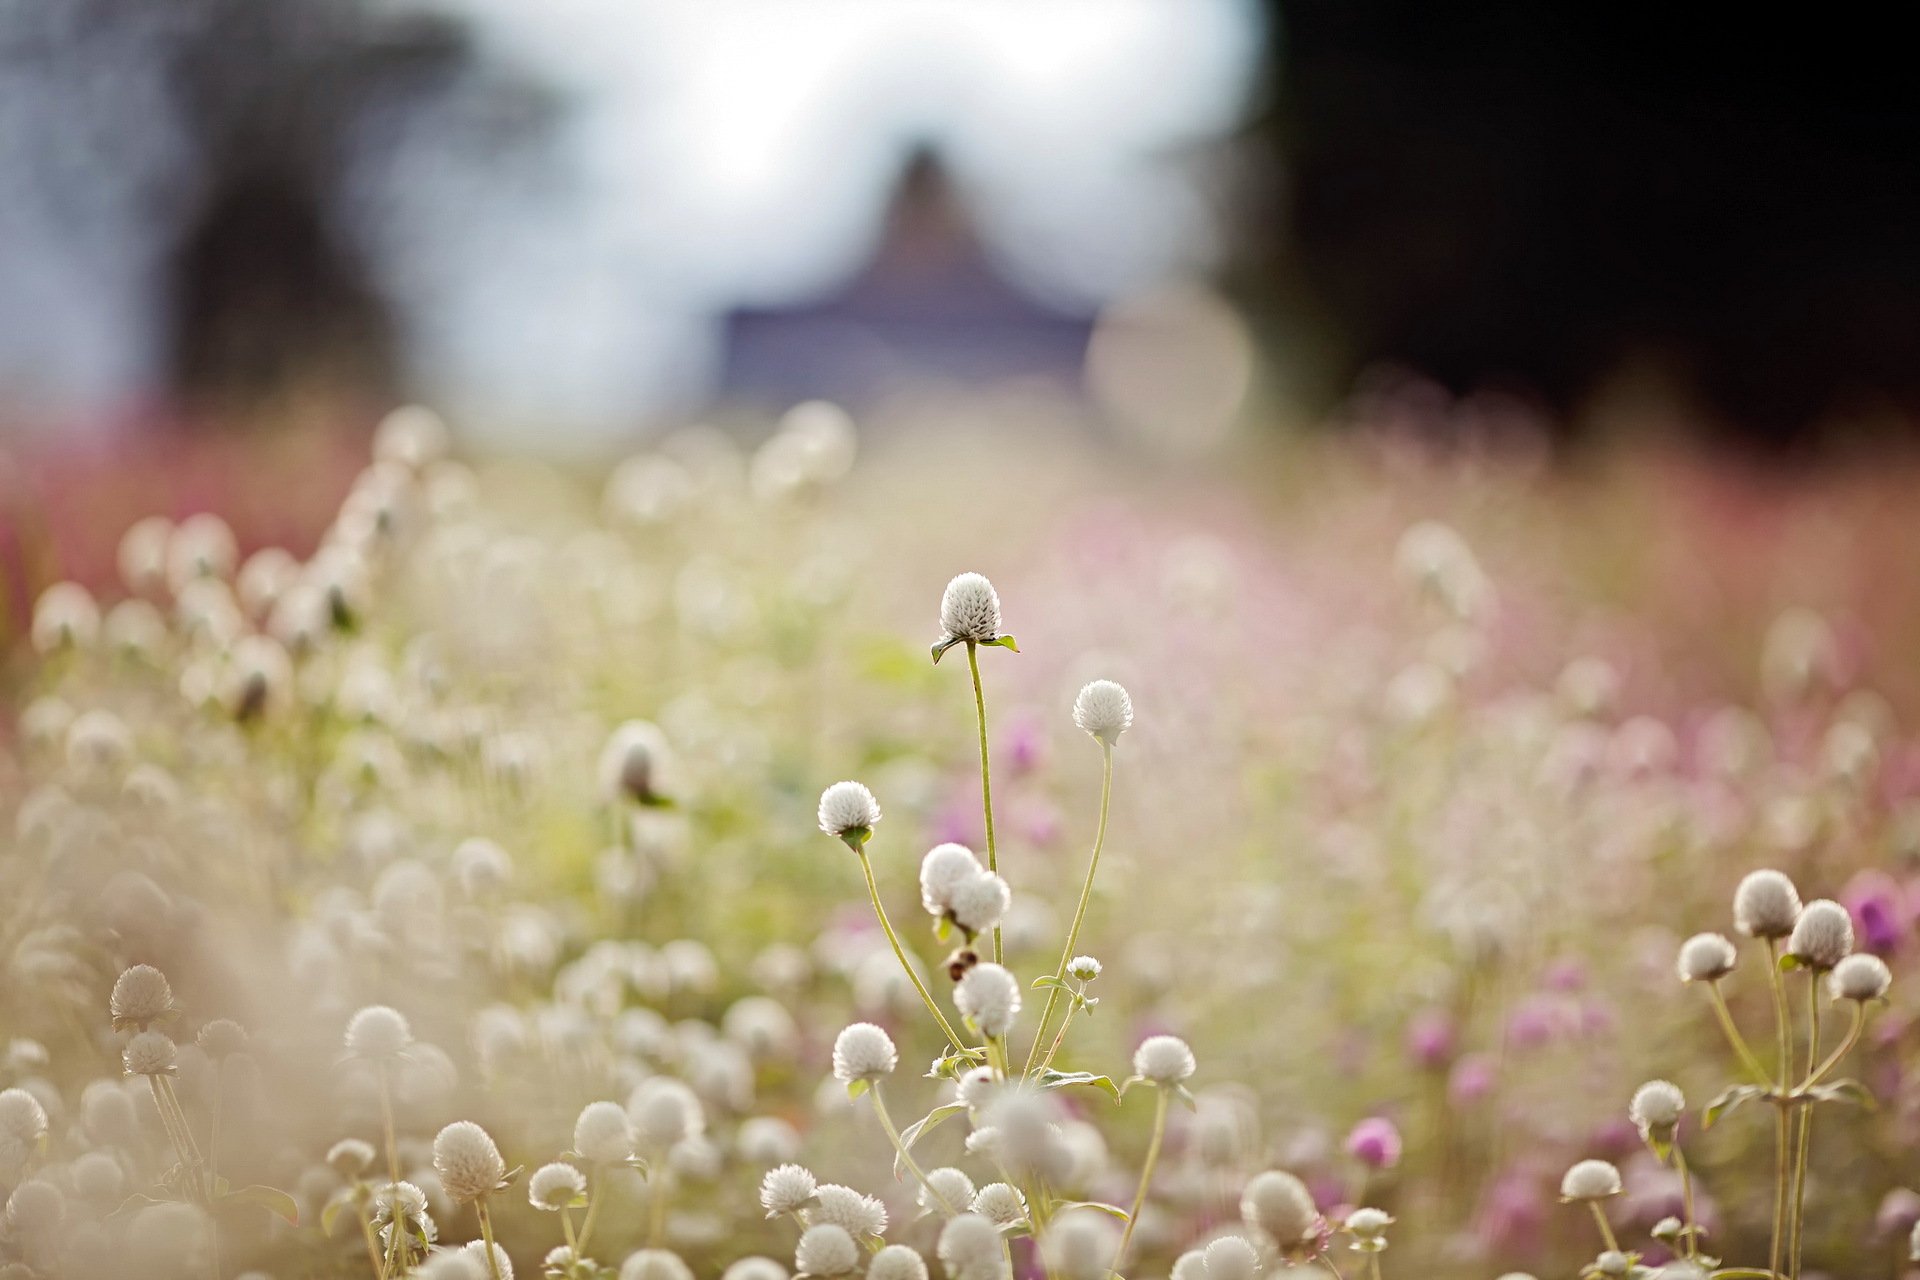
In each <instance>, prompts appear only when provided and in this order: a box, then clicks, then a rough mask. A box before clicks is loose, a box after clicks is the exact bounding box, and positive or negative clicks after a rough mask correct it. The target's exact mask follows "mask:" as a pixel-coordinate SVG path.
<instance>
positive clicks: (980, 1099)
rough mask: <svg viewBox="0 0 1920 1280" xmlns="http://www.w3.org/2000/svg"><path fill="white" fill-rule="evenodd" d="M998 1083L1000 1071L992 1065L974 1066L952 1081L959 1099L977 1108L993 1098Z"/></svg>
mask: <svg viewBox="0 0 1920 1280" xmlns="http://www.w3.org/2000/svg"><path fill="white" fill-rule="evenodd" d="M999 1085H1000V1073H999V1072H997V1071H995V1070H994V1069H993V1068H992V1067H974V1068H972V1069H971V1070H969V1071H967V1072H966V1074H964V1075H962V1076H961V1077H960V1079H959V1080H958V1081H956V1082H955V1083H954V1086H953V1087H954V1089H955V1091H956V1092H958V1093H959V1095H960V1101H962V1102H964V1103H966V1104H967V1105H968V1106H969V1107H972V1108H974V1109H975V1110H978V1109H979V1108H981V1107H984V1106H986V1105H987V1103H989V1102H991V1101H992V1100H993V1095H994V1093H995V1092H996V1091H997V1090H998V1088H999Z"/></svg>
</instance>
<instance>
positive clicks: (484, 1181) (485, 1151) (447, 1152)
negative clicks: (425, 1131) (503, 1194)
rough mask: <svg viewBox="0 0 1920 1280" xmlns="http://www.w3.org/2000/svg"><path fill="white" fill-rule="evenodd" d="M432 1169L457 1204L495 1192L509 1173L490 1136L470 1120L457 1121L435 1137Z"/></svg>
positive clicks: (498, 1149)
mask: <svg viewBox="0 0 1920 1280" xmlns="http://www.w3.org/2000/svg"><path fill="white" fill-rule="evenodd" d="M433 1171H434V1172H435V1173H437V1174H439V1175H440V1185H441V1186H443V1187H445V1188H446V1192H447V1195H448V1196H450V1197H451V1198H452V1199H453V1202H454V1203H455V1204H466V1203H468V1202H470V1201H474V1200H478V1199H480V1198H481V1197H482V1196H488V1195H492V1194H493V1192H494V1191H495V1190H496V1189H497V1188H498V1187H499V1185H500V1180H501V1179H503V1178H505V1177H506V1176H507V1162H506V1161H505V1160H503V1159H502V1158H501V1156H500V1148H499V1147H498V1146H496V1145H494V1141H493V1138H492V1136H491V1135H489V1134H488V1133H487V1131H486V1130H485V1129H482V1128H481V1127H480V1126H479V1125H477V1124H475V1123H474V1122H473V1121H471V1120H455V1121H454V1122H453V1123H452V1124H450V1125H448V1126H447V1127H446V1128H444V1129H442V1130H441V1131H440V1132H439V1134H438V1135H436V1136H435V1138H434V1140H433Z"/></svg>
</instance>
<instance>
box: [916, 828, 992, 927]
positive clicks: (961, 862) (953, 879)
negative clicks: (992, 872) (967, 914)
mask: <svg viewBox="0 0 1920 1280" xmlns="http://www.w3.org/2000/svg"><path fill="white" fill-rule="evenodd" d="M985 873H986V868H985V867H983V866H981V865H980V859H979V858H977V857H975V856H974V853H973V850H971V849H969V848H967V846H965V845H963V844H951V843H949V844H937V845H935V846H933V848H931V849H929V850H927V856H926V857H924V858H922V859H920V905H921V906H923V907H925V908H926V909H927V914H928V915H930V916H934V917H935V918H938V917H941V916H944V915H946V914H947V913H948V912H949V911H951V910H953V894H954V890H956V889H958V888H959V887H960V886H961V885H962V884H964V883H966V882H967V881H968V880H971V879H973V878H974V877H975V876H979V875H984V874H985Z"/></svg>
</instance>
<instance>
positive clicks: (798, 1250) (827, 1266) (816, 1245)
mask: <svg viewBox="0 0 1920 1280" xmlns="http://www.w3.org/2000/svg"><path fill="white" fill-rule="evenodd" d="M793 1267H794V1270H796V1271H798V1272H800V1273H801V1274H802V1275H809V1276H844V1275H848V1274H851V1273H852V1272H854V1271H856V1270H858V1269H859V1267H860V1248H859V1246H858V1245H856V1244H854V1242H853V1237H852V1236H850V1235H848V1234H847V1232H846V1231H845V1230H844V1229H842V1228H840V1227H836V1226H834V1225H833V1224H832V1223H827V1222H823V1223H821V1224H820V1225H819V1226H816V1227H808V1228H807V1229H806V1231H805V1232H803V1233H802V1234H801V1236H800V1243H799V1244H798V1245H797V1246H795V1247H794V1250H793Z"/></svg>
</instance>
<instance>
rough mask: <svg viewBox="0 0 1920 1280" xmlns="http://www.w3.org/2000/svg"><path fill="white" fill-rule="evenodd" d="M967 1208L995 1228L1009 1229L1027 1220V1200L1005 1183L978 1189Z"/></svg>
mask: <svg viewBox="0 0 1920 1280" xmlns="http://www.w3.org/2000/svg"><path fill="white" fill-rule="evenodd" d="M969 1207H970V1208H971V1209H972V1211H973V1212H974V1213H977V1214H979V1215H980V1216H981V1217H983V1218H985V1219H987V1220H988V1221H989V1222H991V1223H993V1224H994V1225H995V1226H997V1227H1010V1226H1012V1225H1014V1224H1015V1223H1017V1222H1024V1221H1026V1218H1027V1198H1026V1197H1025V1196H1023V1195H1021V1194H1020V1190H1019V1188H1017V1187H1015V1186H1013V1185H1012V1184H1011V1183H1006V1182H989V1183H988V1184H987V1185H986V1186H984V1187H982V1188H980V1190H979V1192H978V1193H976V1194H975V1195H974V1197H973V1204H972V1205H971V1206H969Z"/></svg>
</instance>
